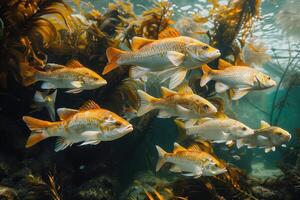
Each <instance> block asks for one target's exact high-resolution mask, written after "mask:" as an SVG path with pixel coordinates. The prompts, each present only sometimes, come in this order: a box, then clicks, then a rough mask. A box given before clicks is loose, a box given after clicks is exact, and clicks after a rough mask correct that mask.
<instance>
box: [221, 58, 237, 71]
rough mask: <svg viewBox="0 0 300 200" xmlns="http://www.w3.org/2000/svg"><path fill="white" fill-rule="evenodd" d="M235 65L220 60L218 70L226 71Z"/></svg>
mask: <svg viewBox="0 0 300 200" xmlns="http://www.w3.org/2000/svg"><path fill="white" fill-rule="evenodd" d="M232 66H233V65H232V64H231V63H229V62H227V61H226V60H223V59H222V58H220V59H219V63H218V69H219V70H224V69H226V68H227V67H232Z"/></svg>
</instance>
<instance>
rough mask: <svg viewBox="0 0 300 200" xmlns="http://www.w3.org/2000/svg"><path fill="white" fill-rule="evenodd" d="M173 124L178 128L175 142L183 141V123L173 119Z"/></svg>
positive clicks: (184, 133)
mask: <svg viewBox="0 0 300 200" xmlns="http://www.w3.org/2000/svg"><path fill="white" fill-rule="evenodd" d="M174 122H175V124H176V125H177V127H178V136H177V141H179V142H180V141H183V140H184V139H185V138H186V130H185V127H184V122H183V121H181V120H179V119H175V120H174Z"/></svg>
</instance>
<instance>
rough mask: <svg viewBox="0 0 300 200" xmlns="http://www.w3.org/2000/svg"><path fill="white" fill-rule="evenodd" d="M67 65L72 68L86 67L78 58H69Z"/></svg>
mask: <svg viewBox="0 0 300 200" xmlns="http://www.w3.org/2000/svg"><path fill="white" fill-rule="evenodd" d="M66 67H70V68H81V67H84V66H83V65H82V64H81V63H80V62H79V61H78V60H73V59H72V60H69V61H68V62H67V64H66Z"/></svg>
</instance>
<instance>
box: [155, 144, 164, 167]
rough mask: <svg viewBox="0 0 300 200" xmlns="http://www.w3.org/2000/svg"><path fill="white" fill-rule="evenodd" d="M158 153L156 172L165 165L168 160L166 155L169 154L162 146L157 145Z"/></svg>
mask: <svg viewBox="0 0 300 200" xmlns="http://www.w3.org/2000/svg"><path fill="white" fill-rule="evenodd" d="M155 147H156V149H157V152H158V161H157V164H156V169H155V170H156V171H159V169H160V168H161V167H162V166H163V165H164V164H165V162H166V158H165V155H166V154H167V152H166V151H165V150H163V149H162V148H161V147H160V146H158V145H155Z"/></svg>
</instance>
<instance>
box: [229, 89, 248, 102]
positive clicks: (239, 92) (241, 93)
mask: <svg viewBox="0 0 300 200" xmlns="http://www.w3.org/2000/svg"><path fill="white" fill-rule="evenodd" d="M248 92H249V90H248V89H237V90H236V89H234V90H233V96H232V100H239V99H240V98H242V97H243V96H245V95H246V94H248Z"/></svg>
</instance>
